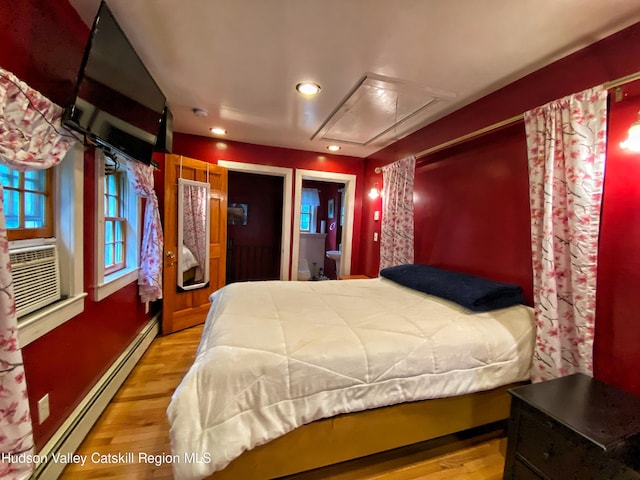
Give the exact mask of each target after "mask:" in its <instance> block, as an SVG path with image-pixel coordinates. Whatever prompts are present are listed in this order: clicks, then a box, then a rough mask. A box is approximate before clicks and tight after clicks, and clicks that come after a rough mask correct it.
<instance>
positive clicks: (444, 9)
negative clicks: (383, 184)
mask: <svg viewBox="0 0 640 480" xmlns="http://www.w3.org/2000/svg"><path fill="white" fill-rule="evenodd" d="M69 1H70V3H71V5H72V6H73V7H74V8H75V9H76V10H77V11H78V12H79V14H80V15H81V17H82V18H83V19H84V20H85V22H86V23H87V24H91V23H92V21H93V17H94V16H95V14H96V12H97V10H98V6H99V0H69ZM107 4H108V5H109V7H110V9H111V10H112V12H113V13H114V16H115V17H116V19H117V20H118V22H119V23H120V25H121V27H122V29H123V30H124V32H125V33H126V35H127V36H128V37H129V40H130V41H131V43H132V44H133V46H134V47H135V49H136V50H137V52H138V54H139V56H140V57H141V58H142V60H143V62H144V63H145V65H146V66H147V68H148V69H149V71H150V72H151V74H152V75H153V77H154V78H155V80H156V82H157V83H158V84H159V86H160V88H161V89H162V90H163V92H164V93H165V95H166V96H167V99H168V103H169V106H170V108H171V111H172V112H173V115H174V131H176V132H184V133H192V134H195V135H203V136H213V135H212V134H211V133H210V132H209V131H208V129H209V128H210V127H213V126H222V127H224V128H225V129H227V131H228V134H227V135H226V137H225V138H228V139H230V140H238V141H242V142H249V143H255V144H261V145H272V146H281V147H288V148H296V149H302V150H309V151H317V152H325V153H326V152H327V151H326V146H327V145H328V144H329V143H330V142H329V141H328V140H324V139H323V138H324V135H322V133H324V132H320V130H322V129H323V126H325V127H326V124H325V122H327V121H328V119H329V116H330V115H331V114H332V112H334V110H336V109H337V108H338V107H339V106H340V105H341V103H343V102H344V101H345V100H346V97H347V95H348V94H349V93H350V92H351V91H352V89H353V88H354V87H356V86H357V84H358V82H360V81H361V80H362V79H363V77H364V76H365V75H370V74H374V76H383V77H390V78H392V79H397V80H400V81H401V83H403V84H407V85H412V86H415V87H417V88H423V89H424V90H425V91H430V92H433V91H435V92H440V93H442V94H443V96H441V97H439V98H438V101H437V102H435V103H434V104H431V105H430V106H429V107H428V108H426V109H424V111H422V112H421V113H419V114H417V115H415V116H414V117H412V118H411V119H410V120H409V121H407V122H404V123H402V124H401V125H400V126H398V127H396V128H393V129H391V130H390V131H389V132H388V133H387V134H386V135H384V136H383V137H384V138H381V139H378V141H374V142H371V143H368V144H366V145H350V144H344V145H343V148H342V150H341V151H340V154H345V155H353V156H358V157H366V156H368V155H370V154H372V153H374V152H375V151H377V150H380V149H381V148H382V147H383V146H384V144H385V143H389V142H391V141H393V140H394V139H397V138H401V137H402V136H405V135H407V134H408V133H410V132H411V131H414V130H415V129H417V128H419V127H421V126H423V125H426V124H428V123H431V122H433V121H435V120H437V119H438V118H441V117H443V116H445V115H446V114H448V113H451V112H452V111H454V110H456V109H459V108H461V107H463V106H464V105H466V104H468V103H471V102H472V101H473V100H476V99H478V98H480V97H482V96H484V95H486V94H488V93H490V92H492V91H494V90H497V89H498V88H500V87H502V86H504V85H507V84H508V83H511V82H513V81H514V80H516V79H518V78H520V77H522V76H524V75H526V74H528V73H530V72H532V71H534V70H537V69H539V68H541V67H542V66H544V65H547V64H549V63H551V62H553V61H555V60H557V59H559V58H562V57H564V56H566V55H568V54H570V53H572V52H574V51H576V50H579V49H580V48H582V47H584V46H586V45H589V44H591V43H593V42H596V41H598V40H600V39H602V38H604V37H606V36H608V35H610V34H612V33H614V32H616V31H618V30H621V29H623V28H624V27H627V26H629V25H632V24H634V23H637V22H639V21H640V1H639V0H606V1H605V0H180V1H176V0H107ZM579 74H580V72H575V75H579ZM303 80H312V81H315V82H317V83H319V84H320V85H321V86H322V90H321V92H320V94H319V95H317V96H316V97H315V98H311V99H309V98H305V97H303V96H301V95H300V94H298V93H297V92H296V91H295V85H296V84H297V83H298V82H300V81H303ZM399 103H401V102H399ZM347 104H348V102H347ZM194 107H199V108H204V109H206V110H207V111H208V113H209V114H208V117H206V118H198V117H196V116H194V115H193V113H192V109H193V108H194ZM362 110H363V111H365V112H367V111H368V109H366V108H364V109H362ZM396 111H397V109H396ZM352 113H353V112H352ZM352 116H353V115H352ZM366 121H367V118H366V116H365V118H359V119H355V120H354V124H356V123H357V124H358V125H360V123H359V122H362V124H363V126H366ZM328 124H334V123H332V122H328ZM342 124H344V122H342ZM358 128H359V127H358ZM325 130H326V128H325ZM316 134H317V135H316ZM312 137H313V139H312ZM360 143H362V142H360Z"/></svg>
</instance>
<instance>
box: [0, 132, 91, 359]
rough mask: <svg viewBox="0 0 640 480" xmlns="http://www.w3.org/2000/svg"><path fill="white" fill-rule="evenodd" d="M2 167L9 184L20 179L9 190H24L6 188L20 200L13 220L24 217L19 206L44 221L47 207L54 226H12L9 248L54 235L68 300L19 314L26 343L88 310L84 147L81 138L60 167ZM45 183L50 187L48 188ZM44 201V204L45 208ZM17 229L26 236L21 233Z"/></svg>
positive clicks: (28, 217) (29, 218)
mask: <svg viewBox="0 0 640 480" xmlns="http://www.w3.org/2000/svg"><path fill="white" fill-rule="evenodd" d="M0 172H1V173H0V176H1V177H2V185H3V187H5V185H6V184H5V182H7V183H8V182H13V185H16V183H17V185H18V189H14V188H9V191H11V192H18V193H11V194H9V195H7V190H5V205H6V204H8V203H9V202H14V203H13V204H12V206H11V209H12V210H11V215H12V220H11V222H12V225H15V222H16V218H17V219H18V220H17V222H20V217H21V214H20V213H19V211H20V208H22V211H23V212H24V213H23V214H22V215H23V218H24V219H25V220H24V226H25V227H32V226H33V225H34V224H36V225H38V224H39V223H41V222H42V221H41V220H38V219H39V218H40V219H41V218H42V217H41V216H40V213H42V212H44V215H45V216H44V218H45V220H44V225H45V228H46V229H50V230H42V229H40V228H39V227H35V228H25V229H21V228H17V229H14V228H11V229H9V230H8V236H9V239H10V242H9V248H10V249H15V248H31V247H34V246H38V245H43V244H50V243H51V242H52V241H53V242H54V243H55V245H56V248H57V252H58V267H59V271H60V293H61V295H62V300H59V301H57V302H55V303H52V304H50V305H48V306H46V307H43V308H41V309H39V310H37V311H35V312H33V313H29V314H26V315H24V316H22V317H20V318H19V319H18V336H19V341H20V345H21V346H23V347H24V346H26V345H28V344H29V343H31V342H33V341H34V340H36V339H38V338H40V337H42V336H44V335H46V334H47V333H48V332H50V331H51V330H53V329H54V328H56V327H58V326H59V325H62V324H63V323H65V322H66V321H68V320H70V319H71V318H73V317H75V316H76V315H78V314H79V313H81V312H83V311H84V297H85V296H86V294H85V293H84V290H83V287H84V281H83V272H84V268H83V222H82V219H83V215H82V214H83V201H82V199H83V179H84V149H83V148H82V145H81V144H80V143H78V144H76V145H75V146H74V147H72V148H71V149H70V150H69V152H68V153H67V155H66V156H65V158H64V159H63V160H62V161H61V162H60V164H59V165H57V166H56V167H54V168H49V169H47V170H38V171H34V172H25V173H24V174H23V175H22V179H20V175H21V174H20V173H19V172H15V171H10V169H8V168H6V167H5V166H2V167H0ZM31 174H37V175H31ZM43 184H44V186H45V189H42V185H43ZM20 185H22V189H21V191H22V195H23V199H22V200H20ZM10 196H13V199H9V197H10ZM32 200H33V202H32ZM43 201H44V203H45V205H44V209H42V202H43ZM21 202H23V203H21ZM30 202H32V204H31V205H29V203H30ZM21 205H22V207H21ZM38 205H39V206H38ZM15 207H17V208H15ZM16 212H18V213H17V214H16ZM47 215H48V217H47ZM17 234H19V235H22V237H20V236H18V238H16V235H17ZM38 235H42V237H43V238H37V236H38ZM53 237H55V238H54V239H53V240H44V238H53Z"/></svg>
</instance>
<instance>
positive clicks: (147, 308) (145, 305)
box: [144, 302, 149, 313]
mask: <svg viewBox="0 0 640 480" xmlns="http://www.w3.org/2000/svg"><path fill="white" fill-rule="evenodd" d="M144 313H149V302H144Z"/></svg>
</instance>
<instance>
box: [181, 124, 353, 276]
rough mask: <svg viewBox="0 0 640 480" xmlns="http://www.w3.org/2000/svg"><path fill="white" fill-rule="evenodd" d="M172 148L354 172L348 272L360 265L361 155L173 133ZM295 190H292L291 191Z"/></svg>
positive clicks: (201, 155)
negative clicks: (351, 237)
mask: <svg viewBox="0 0 640 480" xmlns="http://www.w3.org/2000/svg"><path fill="white" fill-rule="evenodd" d="M173 152H174V153H175V154H177V155H185V156H187V157H191V158H195V159H198V160H203V161H205V162H210V163H217V162H218V160H228V161H234V162H244V163H254V164H259V165H269V166H275V167H286V168H292V169H294V170H295V169H305V170H319V171H325V172H335V173H348V174H352V175H355V176H356V192H355V218H354V226H353V250H352V262H351V271H352V273H360V272H361V271H362V269H363V268H364V267H363V266H362V264H361V263H360V262H359V259H360V252H359V248H360V245H361V242H360V224H361V210H362V197H363V194H364V190H363V181H364V159H362V158H357V157H348V156H338V155H331V154H326V155H325V154H320V153H317V152H308V151H305V150H294V149H289V148H279V147H267V146H262V145H253V144H249V143H241V142H232V141H221V140H217V139H213V138H207V137H200V136H197V135H187V134H182V133H176V134H174V137H173ZM294 194H295V192H294Z"/></svg>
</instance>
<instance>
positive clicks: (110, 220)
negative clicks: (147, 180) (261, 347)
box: [104, 171, 127, 275]
mask: <svg viewBox="0 0 640 480" xmlns="http://www.w3.org/2000/svg"><path fill="white" fill-rule="evenodd" d="M124 180H125V179H124V175H122V174H121V173H120V172H118V171H116V172H114V173H112V174H110V175H105V177H104V273H105V274H106V275H108V274H111V273H113V272H117V271H118V270H122V269H123V268H125V266H126V263H125V252H126V232H127V219H126V218H125V208H124V205H125V199H124V192H125V186H124V185H123V181H124Z"/></svg>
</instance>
